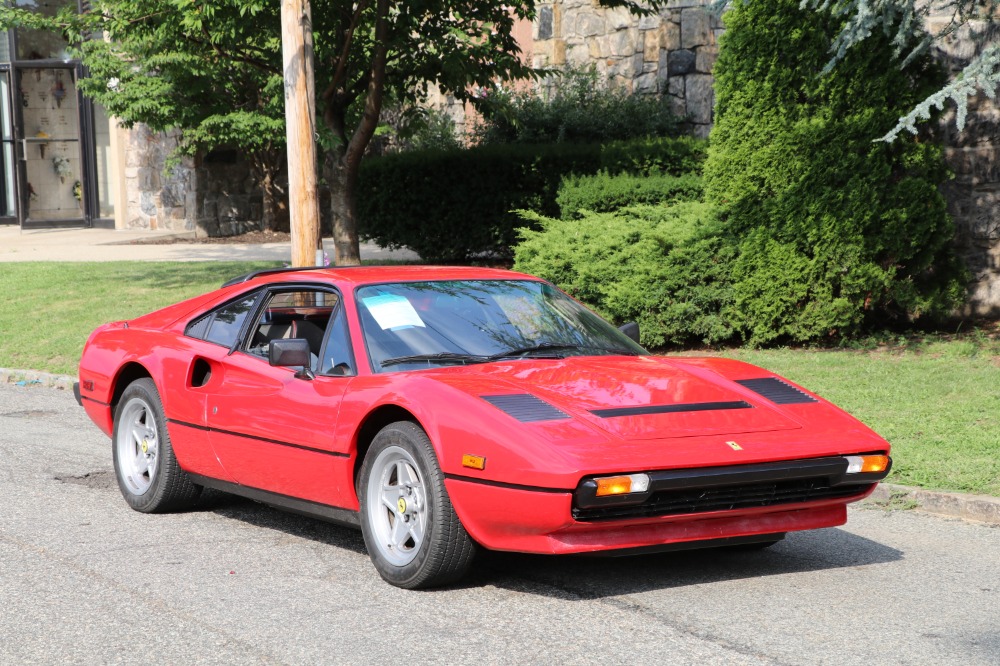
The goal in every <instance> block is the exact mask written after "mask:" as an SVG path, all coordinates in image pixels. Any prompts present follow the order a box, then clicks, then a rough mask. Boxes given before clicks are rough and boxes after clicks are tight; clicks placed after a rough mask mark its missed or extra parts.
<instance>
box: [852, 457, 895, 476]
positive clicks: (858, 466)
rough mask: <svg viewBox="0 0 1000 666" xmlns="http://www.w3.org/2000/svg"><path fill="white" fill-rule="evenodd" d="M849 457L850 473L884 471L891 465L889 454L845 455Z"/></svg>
mask: <svg viewBox="0 0 1000 666" xmlns="http://www.w3.org/2000/svg"><path fill="white" fill-rule="evenodd" d="M844 457H845V458H846V459H847V473H848V474H863V473H866V472H884V471H885V469H886V468H887V467H888V466H889V456H883V455H873V456H844Z"/></svg>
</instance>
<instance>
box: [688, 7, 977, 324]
mask: <svg viewBox="0 0 1000 666" xmlns="http://www.w3.org/2000/svg"><path fill="white" fill-rule="evenodd" d="M725 20H726V26H727V30H726V33H725V35H724V36H723V37H722V41H721V52H720V57H719V60H718V62H717V63H716V65H715V69H714V73H715V76H716V84H715V95H716V119H715V123H716V124H715V128H714V129H713V131H712V135H711V141H712V143H711V148H710V150H709V158H708V161H707V163H706V167H705V189H706V194H707V198H708V200H709V201H711V202H713V203H715V204H716V205H717V206H718V208H719V211H720V214H721V215H722V219H723V220H724V221H725V224H726V226H727V232H728V233H729V234H731V235H733V236H734V237H738V238H740V239H741V243H740V256H739V259H738V261H737V262H736V264H735V266H734V272H733V279H734V285H733V305H732V313H731V317H732V321H733V323H734V325H735V326H736V327H737V329H738V330H739V331H740V332H741V334H742V335H743V336H744V337H745V338H746V339H748V340H749V341H750V342H752V343H766V342H770V341H774V340H780V339H784V340H791V341H807V340H816V339H821V338H828V337H843V336H848V335H852V334H856V333H858V332H860V331H862V330H864V329H866V328H871V327H876V326H884V325H886V324H889V323H891V322H894V321H897V322H908V321H911V320H913V319H917V318H920V317H934V316H941V315H944V314H947V313H949V312H950V311H951V310H952V309H953V308H954V307H955V306H956V304H957V303H958V302H959V300H960V298H961V294H962V291H963V286H962V282H963V272H962V270H961V268H960V265H959V264H958V262H957V260H956V259H955V256H954V253H953V250H952V247H951V240H952V236H953V234H954V229H953V225H952V223H951V220H950V219H949V217H948V215H947V213H946V211H945V203H944V199H943V197H942V196H941V194H940V193H939V190H938V186H939V185H940V184H941V183H942V182H944V181H945V180H946V179H947V177H948V174H947V172H946V170H945V168H944V166H943V161H942V153H941V150H940V148H939V147H938V146H936V145H935V144H934V143H933V142H931V141H929V137H928V136H916V137H913V136H906V137H900V138H899V139H898V140H897V141H896V142H895V143H892V144H887V143H884V142H878V141H876V139H877V138H878V137H880V136H882V135H883V134H884V133H885V132H886V131H888V130H889V129H890V128H891V127H893V125H894V124H895V123H896V119H897V118H898V117H899V116H901V115H903V113H904V112H906V111H908V110H909V109H910V108H911V107H912V106H913V105H914V104H915V103H916V102H917V101H919V100H921V99H923V98H924V97H925V96H926V95H927V94H928V93H929V92H931V91H933V90H934V89H936V87H937V85H938V83H939V82H940V79H939V78H938V76H937V73H936V71H935V70H934V68H933V67H932V65H931V63H930V61H929V60H928V59H926V58H925V59H923V60H920V61H919V62H915V63H914V64H912V65H910V66H909V67H907V68H906V69H905V70H900V68H899V67H898V64H896V63H893V61H892V52H893V45H892V44H891V43H890V39H889V38H888V37H885V36H884V35H881V34H879V35H873V36H872V37H871V38H869V39H868V40H867V41H866V42H865V45H864V47H863V48H855V49H851V50H850V51H849V52H848V53H847V55H846V56H845V59H844V60H843V61H842V62H841V63H840V64H838V65H837V66H836V68H834V69H833V71H832V72H831V73H829V74H827V75H823V76H819V75H817V72H820V71H821V70H822V69H823V66H824V65H825V63H826V62H827V60H828V59H829V58H830V45H831V40H832V36H833V35H835V34H836V32H837V29H838V25H839V24H838V19H837V18H836V17H834V16H831V15H830V14H829V13H821V12H816V11H810V10H801V9H799V3H798V0H775V1H774V2H768V3H761V2H741V1H739V0H738V1H737V2H736V3H735V5H734V7H733V9H732V10H731V11H729V12H728V13H727V14H726V16H725ZM904 50H905V49H904Z"/></svg>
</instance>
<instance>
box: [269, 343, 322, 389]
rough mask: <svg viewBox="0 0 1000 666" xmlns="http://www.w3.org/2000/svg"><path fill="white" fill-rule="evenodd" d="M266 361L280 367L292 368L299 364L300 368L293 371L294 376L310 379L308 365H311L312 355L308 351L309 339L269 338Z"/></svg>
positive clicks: (310, 372)
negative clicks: (297, 370) (295, 371)
mask: <svg viewBox="0 0 1000 666" xmlns="http://www.w3.org/2000/svg"><path fill="white" fill-rule="evenodd" d="M267 361H268V363H270V364H271V365H273V366H277V367H281V368H292V367H296V366H301V367H302V370H300V371H299V372H297V373H295V376H296V377H299V378H305V379H312V378H313V377H315V375H313V372H312V370H311V369H310V366H311V365H312V355H311V353H310V351H309V341H308V340H303V339H301V338H292V339H290V340H271V344H270V345H269V346H268V350H267Z"/></svg>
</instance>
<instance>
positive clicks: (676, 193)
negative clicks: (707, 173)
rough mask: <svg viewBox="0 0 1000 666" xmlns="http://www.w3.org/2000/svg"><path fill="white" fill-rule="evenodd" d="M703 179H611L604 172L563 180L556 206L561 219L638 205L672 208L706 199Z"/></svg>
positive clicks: (662, 176)
mask: <svg viewBox="0 0 1000 666" xmlns="http://www.w3.org/2000/svg"><path fill="white" fill-rule="evenodd" d="M703 193H704V189H703V187H702V182H701V176H699V175H697V174H693V173H689V174H683V175H680V176H671V175H669V174H650V175H648V176H637V175H634V174H631V173H620V174H617V175H611V174H609V173H606V172H601V173H598V174H595V175H592V176H567V177H566V178H564V179H563V182H562V186H561V187H560V188H559V193H558V194H557V195H556V204H557V205H558V206H559V212H560V217H562V218H564V219H571V218H575V217H580V215H581V211H584V210H588V211H591V212H594V213H610V212H613V211H616V210H619V209H621V208H627V207H629V206H636V205H656V204H669V203H675V202H677V201H695V200H699V199H701V198H702V195H703Z"/></svg>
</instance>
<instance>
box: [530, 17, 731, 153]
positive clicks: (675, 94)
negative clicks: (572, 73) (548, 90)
mask: <svg viewBox="0 0 1000 666" xmlns="http://www.w3.org/2000/svg"><path fill="white" fill-rule="evenodd" d="M705 4H706V3H705V2H699V1H698V0H675V1H674V2H671V3H669V5H668V7H666V8H664V9H662V10H660V12H659V13H658V14H654V15H651V16H645V17H641V18H636V17H635V16H633V15H632V14H630V13H629V11H628V10H627V9H625V8H616V9H606V8H603V7H600V6H599V5H598V4H597V2H595V1H594V0H554V1H552V0H550V1H548V2H542V3H539V5H538V16H537V19H536V20H535V25H534V31H533V34H532V38H533V43H532V45H531V51H532V56H531V60H532V64H533V65H534V66H535V67H552V68H561V67H573V68H586V67H590V66H594V67H596V69H597V73H598V74H599V75H601V76H602V77H606V78H607V79H608V81H610V82H611V83H612V84H613V85H615V86H617V87H619V88H621V89H624V90H627V91H629V92H631V93H637V94H661V95H667V96H668V98H669V100H670V106H671V109H672V111H673V112H674V113H676V114H677V115H679V116H688V117H689V119H690V121H691V123H692V126H693V128H692V129H693V131H694V133H695V134H696V135H698V136H708V132H709V130H710V129H711V127H712V107H713V103H714V99H713V94H712V66H713V65H714V64H715V60H716V58H717V57H718V54H719V47H718V43H717V39H718V36H719V35H720V34H721V33H722V25H721V22H720V20H719V18H718V17H717V16H715V15H713V14H711V13H710V12H708V11H706V9H705V7H704V5H705Z"/></svg>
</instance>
